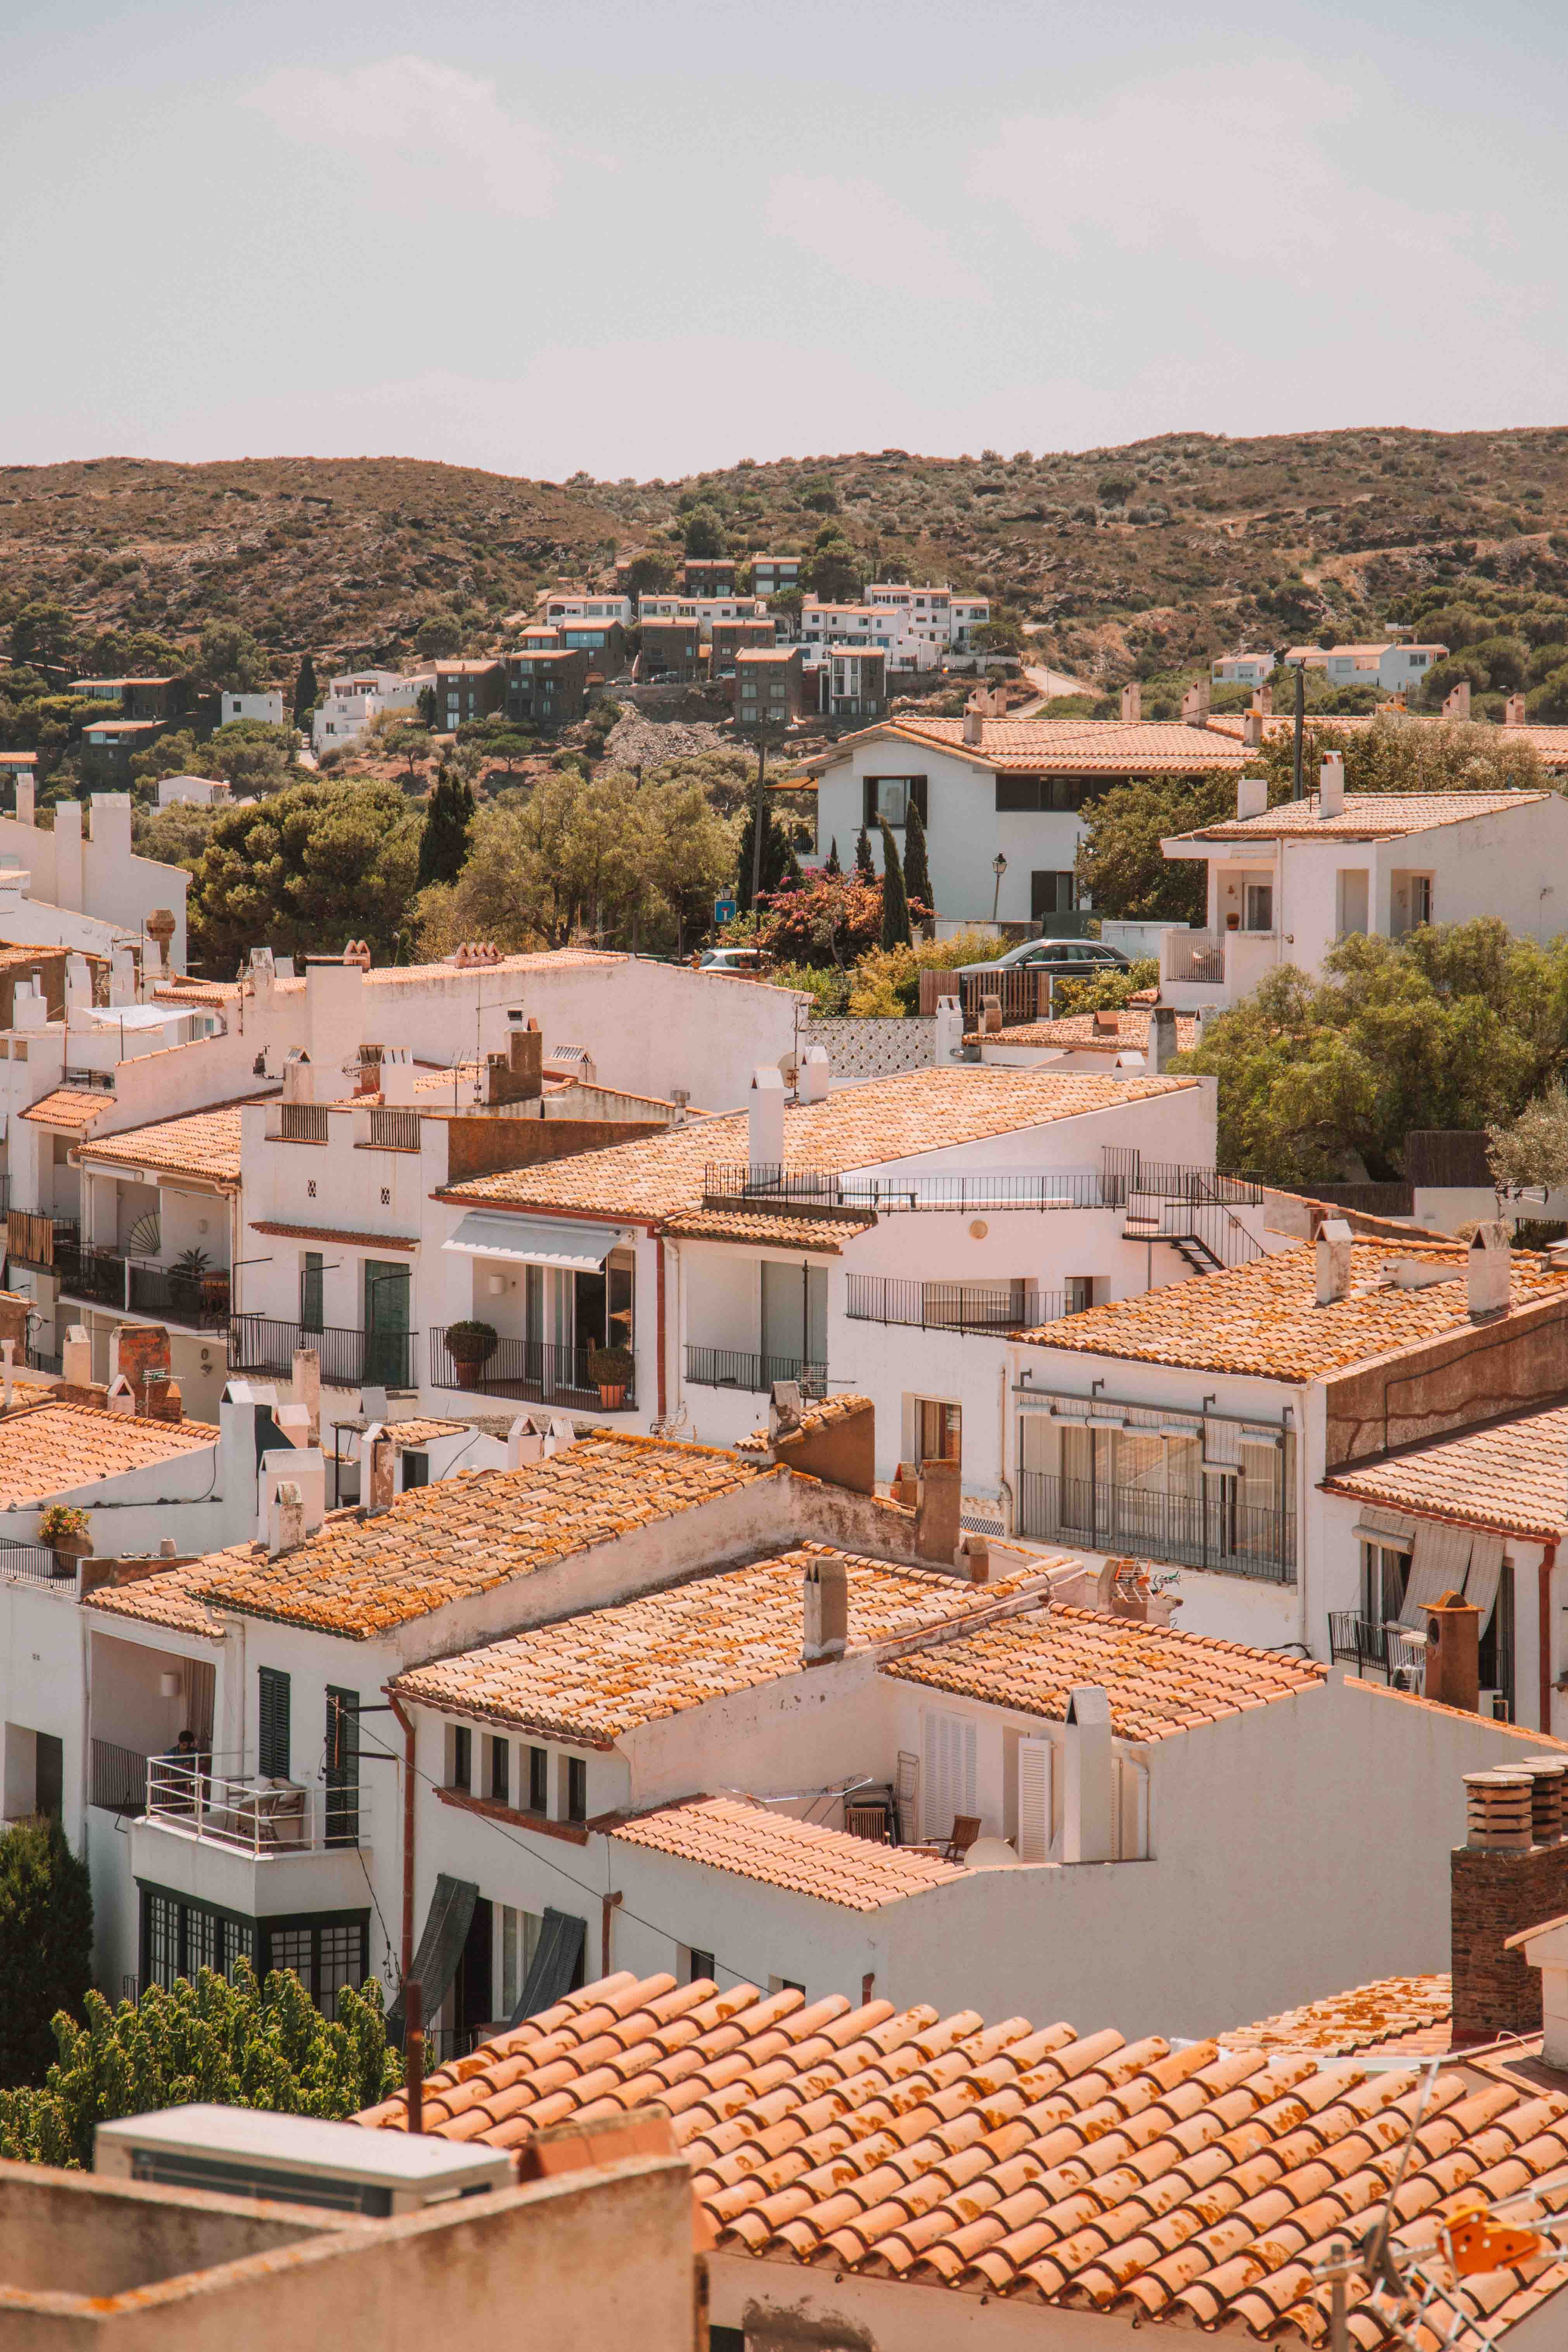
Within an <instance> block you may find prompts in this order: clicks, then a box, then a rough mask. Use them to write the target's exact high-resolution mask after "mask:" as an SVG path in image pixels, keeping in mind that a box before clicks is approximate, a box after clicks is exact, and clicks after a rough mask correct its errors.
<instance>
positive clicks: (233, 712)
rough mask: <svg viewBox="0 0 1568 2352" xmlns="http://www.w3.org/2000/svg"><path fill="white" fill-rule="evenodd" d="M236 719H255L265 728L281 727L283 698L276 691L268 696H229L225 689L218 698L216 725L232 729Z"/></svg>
mask: <svg viewBox="0 0 1568 2352" xmlns="http://www.w3.org/2000/svg"><path fill="white" fill-rule="evenodd" d="M236 719H259V720H260V722H261V724H262V725H263V726H266V727H281V726H282V724H283V697H282V695H281V694H280V693H279V692H278V691H277V690H276V689H274V690H273V691H272V692H271V693H270V694H230V693H229V692H227V690H225V692H224V693H222V694H220V695H219V697H218V717H217V723H218V725H219V726H220V727H232V726H233V725H234V723H235V720H236Z"/></svg>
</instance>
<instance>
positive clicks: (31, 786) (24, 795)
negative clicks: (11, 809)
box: [16, 775, 37, 824]
mask: <svg viewBox="0 0 1568 2352" xmlns="http://www.w3.org/2000/svg"><path fill="white" fill-rule="evenodd" d="M36 792H37V784H36V782H34V779H33V778H32V777H31V776H24V775H18V776H17V778H16V822H17V824H36V823H37V816H36V814H35V813H34V807H33V796H34V794H35V793H36Z"/></svg>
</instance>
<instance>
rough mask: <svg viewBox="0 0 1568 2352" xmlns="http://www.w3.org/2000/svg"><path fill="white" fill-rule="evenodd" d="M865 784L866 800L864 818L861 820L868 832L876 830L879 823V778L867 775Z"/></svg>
mask: <svg viewBox="0 0 1568 2352" xmlns="http://www.w3.org/2000/svg"><path fill="white" fill-rule="evenodd" d="M864 784H865V798H864V802H863V813H862V820H861V821H862V823H863V824H864V825H865V827H866V830H867V832H868V833H872V832H874V831H875V830H876V824H877V779H876V777H875V776H867V777H866V778H865V779H864Z"/></svg>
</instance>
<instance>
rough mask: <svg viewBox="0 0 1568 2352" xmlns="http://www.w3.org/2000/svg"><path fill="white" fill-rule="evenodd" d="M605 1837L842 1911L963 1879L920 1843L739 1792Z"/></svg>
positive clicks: (697, 1801)
mask: <svg viewBox="0 0 1568 2352" xmlns="http://www.w3.org/2000/svg"><path fill="white" fill-rule="evenodd" d="M610 1835H611V1836H612V1837H614V1838H616V1839H617V1840H619V1842H620V1843H622V1844H624V1845H641V1846H651V1847H652V1848H653V1849H654V1850H655V1851H656V1852H657V1853H668V1854H674V1855H676V1856H677V1857H678V1858H679V1860H680V1861H682V1862H701V1863H706V1864H708V1866H709V1868H710V1869H712V1870H727V1871H729V1872H730V1873H731V1874H732V1875H733V1876H734V1877H736V1878H754V1879H756V1880H758V1881H759V1882H760V1883H761V1884H762V1885H764V1886H782V1887H784V1888H786V1889H787V1890H788V1891H789V1892H790V1893H791V1894H794V1895H814V1896H815V1897H816V1900H817V1901H818V1902H820V1903H837V1904H839V1905H840V1906H842V1907H843V1908H844V1909H845V1910H847V1911H879V1910H880V1909H881V1908H882V1906H883V1905H884V1904H887V1903H898V1902H901V1901H902V1899H903V1897H904V1896H905V1895H919V1894H920V1893H921V1891H922V1890H923V1889H924V1888H925V1887H928V1886H942V1885H945V1884H946V1883H947V1881H948V1880H949V1879H953V1878H962V1877H963V1868H962V1866H961V1865H960V1864H956V1863H951V1862H942V1861H939V1860H938V1858H937V1856H936V1855H935V1854H933V1853H921V1850H920V1849H919V1848H918V1847H913V1846H896V1845H873V1844H872V1843H871V1842H870V1840H869V1839H868V1838H859V1837H848V1836H847V1835H846V1834H845V1832H843V1831H842V1830H830V1829H828V1828H826V1827H825V1826H824V1824H823V1823H822V1822H799V1821H795V1819H793V1817H792V1816H790V1815H789V1814H787V1813H773V1812H770V1811H768V1809H767V1807H766V1806H765V1805H761V1804H758V1803H757V1802H756V1801H754V1800H752V1799H748V1798H744V1797H689V1798H687V1799H686V1800H685V1801H683V1802H681V1803H679V1804H674V1805H663V1806H661V1807H660V1808H659V1810H658V1811H657V1812H652V1813H642V1814H639V1816H638V1817H637V1820H635V1821H630V1822H622V1824H621V1825H620V1827H619V1828H618V1829H615V1830H612V1831H611V1832H610Z"/></svg>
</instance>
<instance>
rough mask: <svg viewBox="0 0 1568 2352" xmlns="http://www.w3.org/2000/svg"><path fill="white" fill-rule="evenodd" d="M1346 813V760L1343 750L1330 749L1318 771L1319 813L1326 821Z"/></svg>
mask: <svg viewBox="0 0 1568 2352" xmlns="http://www.w3.org/2000/svg"><path fill="white" fill-rule="evenodd" d="M1344 813H1345V761H1344V754H1343V752H1342V751H1328V752H1325V753H1324V755H1323V764H1322V766H1321V769H1320V770H1319V772H1318V814H1319V816H1320V817H1321V818H1322V819H1324V820H1325V821H1326V820H1327V819H1328V818H1330V817H1335V816H1343V814H1344Z"/></svg>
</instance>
